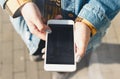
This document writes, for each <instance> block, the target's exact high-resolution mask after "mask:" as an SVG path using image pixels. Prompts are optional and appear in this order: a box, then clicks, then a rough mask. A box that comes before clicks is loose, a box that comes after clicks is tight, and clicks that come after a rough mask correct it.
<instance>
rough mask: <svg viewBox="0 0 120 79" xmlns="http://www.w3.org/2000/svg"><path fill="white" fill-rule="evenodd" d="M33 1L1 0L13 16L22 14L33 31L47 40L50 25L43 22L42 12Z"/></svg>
mask: <svg viewBox="0 0 120 79" xmlns="http://www.w3.org/2000/svg"><path fill="white" fill-rule="evenodd" d="M33 1H34V0H7V2H6V3H5V1H4V2H2V1H1V4H2V5H5V9H6V10H7V11H8V13H9V15H11V16H12V17H13V18H15V17H18V16H20V15H22V16H23V17H24V19H25V21H26V24H27V25H28V28H29V30H30V31H31V33H33V34H34V35H36V36H37V37H38V38H40V39H43V40H45V35H46V30H47V29H48V27H47V26H46V25H45V24H44V23H43V21H42V16H41V12H40V10H39V9H38V7H37V5H36V4H35V3H34V2H33ZM13 3H14V4H13Z"/></svg>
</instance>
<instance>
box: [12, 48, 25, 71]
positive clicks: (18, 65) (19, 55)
mask: <svg viewBox="0 0 120 79" xmlns="http://www.w3.org/2000/svg"><path fill="white" fill-rule="evenodd" d="M24 54H25V52H24V50H15V51H14V55H13V58H14V60H13V63H14V66H13V67H14V72H25V68H26V67H25V55H24Z"/></svg>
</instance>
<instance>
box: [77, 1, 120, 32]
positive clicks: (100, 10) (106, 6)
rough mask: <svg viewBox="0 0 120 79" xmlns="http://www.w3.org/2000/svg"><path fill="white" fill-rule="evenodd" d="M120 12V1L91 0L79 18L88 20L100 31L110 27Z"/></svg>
mask: <svg viewBox="0 0 120 79" xmlns="http://www.w3.org/2000/svg"><path fill="white" fill-rule="evenodd" d="M119 10H120V0H89V2H88V3H87V4H86V5H84V6H83V8H82V9H81V11H80V13H79V14H78V16H79V17H82V18H85V19H87V20H88V21H89V22H91V23H92V24H93V25H94V27H95V28H96V29H97V31H99V30H100V29H101V27H103V26H106V25H109V23H110V21H111V20H112V19H113V18H114V17H115V15H116V14H117V13H118V12H119Z"/></svg>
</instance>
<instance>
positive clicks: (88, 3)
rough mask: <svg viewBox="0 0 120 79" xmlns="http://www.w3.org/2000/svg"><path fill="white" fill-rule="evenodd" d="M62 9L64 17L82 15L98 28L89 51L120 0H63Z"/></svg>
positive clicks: (110, 18) (97, 41)
mask: <svg viewBox="0 0 120 79" xmlns="http://www.w3.org/2000/svg"><path fill="white" fill-rule="evenodd" d="M4 4H5V0H0V5H1V6H2V7H3V5H4ZM41 5H42V3H41ZM61 9H62V15H63V18H64V19H73V20H74V19H75V18H76V17H82V18H85V19H86V20H88V21H89V22H90V23H92V24H93V25H94V27H95V28H96V29H97V33H96V35H95V36H93V37H91V40H90V42H89V45H88V48H87V51H88V50H90V49H93V48H95V47H96V46H97V45H98V44H99V43H100V42H101V38H102V37H103V36H104V35H105V33H106V30H107V28H108V27H109V25H110V22H111V20H112V19H113V18H114V17H115V15H116V14H117V13H118V12H119V10H120V0H61Z"/></svg>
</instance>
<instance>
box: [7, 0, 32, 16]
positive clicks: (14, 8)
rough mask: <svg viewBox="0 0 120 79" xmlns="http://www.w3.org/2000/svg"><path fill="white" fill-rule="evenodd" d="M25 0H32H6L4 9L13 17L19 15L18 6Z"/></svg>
mask: <svg viewBox="0 0 120 79" xmlns="http://www.w3.org/2000/svg"><path fill="white" fill-rule="evenodd" d="M27 2H32V0H8V1H7V2H6V5H5V9H6V10H7V12H8V14H9V15H10V16H12V17H13V18H15V17H18V16H20V15H21V12H20V8H21V7H22V6H23V5H24V4H26V3H27ZM13 3H14V4H13Z"/></svg>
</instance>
